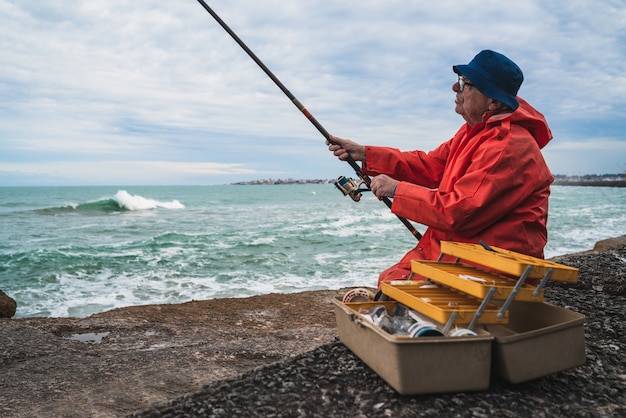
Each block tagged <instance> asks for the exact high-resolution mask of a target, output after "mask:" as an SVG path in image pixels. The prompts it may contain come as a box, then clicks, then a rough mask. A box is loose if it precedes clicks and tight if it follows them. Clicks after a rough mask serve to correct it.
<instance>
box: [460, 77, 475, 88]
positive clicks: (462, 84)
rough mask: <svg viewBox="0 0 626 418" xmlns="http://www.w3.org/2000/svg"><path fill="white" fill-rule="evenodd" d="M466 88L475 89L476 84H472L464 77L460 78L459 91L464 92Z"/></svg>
mask: <svg viewBox="0 0 626 418" xmlns="http://www.w3.org/2000/svg"><path fill="white" fill-rule="evenodd" d="M465 86H470V87H474V84H472V83H470V82H469V81H466V80H465V79H464V78H463V76H462V75H460V76H459V91H463V89H465Z"/></svg>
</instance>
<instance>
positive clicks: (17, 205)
mask: <svg viewBox="0 0 626 418" xmlns="http://www.w3.org/2000/svg"><path fill="white" fill-rule="evenodd" d="M415 226H416V227H417V229H418V230H419V231H421V232H423V231H424V230H425V227H423V226H421V225H418V224H415ZM548 230H549V240H548V244H547V246H546V248H545V253H546V254H545V255H546V258H550V257H554V256H557V255H562V254H570V253H575V252H580V251H585V250H588V249H591V248H593V246H594V244H595V243H596V242H597V241H599V240H602V239H606V238H612V237H616V236H621V235H624V234H626V188H618V187H579V186H553V187H552V195H551V198H550V214H549V223H548ZM512 233H514V231H512ZM415 244H416V239H415V237H414V236H413V235H412V234H411V233H410V232H409V230H408V229H407V228H406V227H405V226H404V225H403V224H402V223H401V222H400V221H399V220H398V218H397V217H395V215H393V214H392V213H391V212H390V211H389V209H388V208H387V206H386V205H384V204H383V203H382V202H380V201H379V200H377V199H376V198H375V197H374V196H372V195H371V194H369V193H364V195H363V198H362V199H361V201H360V202H354V201H352V200H351V199H350V198H348V197H344V196H343V195H342V193H341V192H340V191H339V190H338V189H337V188H336V187H335V186H334V185H333V184H332V183H327V184H281V185H215V186H149V187H148V186H146V187H137V186H128V187H104V186H99V187H0V290H3V291H4V292H5V293H6V294H8V295H9V296H11V297H12V298H13V299H15V300H16V301H17V312H16V315H15V317H17V318H20V317H86V316H89V315H91V314H94V313H98V312H102V311H106V310H110V309H114V308H119V307H124V306H132V305H146V304H164V303H182V302H187V301H191V300H202V299H212V298H231V297H236V298H239V297H247V296H252V295H259V294H267V293H291V292H300V291H306V290H321V289H339V288H343V287H356V286H372V287H375V286H376V282H377V277H378V273H379V272H380V271H382V270H384V269H385V268H386V267H388V266H390V265H392V264H394V263H396V262H397V261H398V260H399V259H400V258H401V257H402V256H403V255H404V253H405V252H407V251H408V250H410V249H411V248H413V247H414V246H415Z"/></svg>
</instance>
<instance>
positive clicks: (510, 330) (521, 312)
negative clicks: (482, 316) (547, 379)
mask: <svg viewBox="0 0 626 418" xmlns="http://www.w3.org/2000/svg"><path fill="white" fill-rule="evenodd" d="M584 318H585V317H584V316H583V315H581V314H579V313H577V312H573V311H570V310H568V309H564V308H561V307H558V306H555V305H552V304H549V303H546V302H543V303H532V302H513V303H512V304H511V306H510V308H509V322H508V324H506V325H502V324H492V325H485V329H486V330H487V331H488V332H489V333H490V334H491V335H493V337H494V344H493V355H492V357H493V358H492V360H493V363H492V369H493V372H494V374H496V375H497V376H500V377H502V378H503V379H505V380H506V381H508V382H510V383H521V382H525V381H528V380H532V379H536V378H539V377H543V376H547V375H550V374H553V373H556V372H560V371H563V370H567V369H571V368H574V367H577V366H580V365H582V364H584V363H585V332H584Z"/></svg>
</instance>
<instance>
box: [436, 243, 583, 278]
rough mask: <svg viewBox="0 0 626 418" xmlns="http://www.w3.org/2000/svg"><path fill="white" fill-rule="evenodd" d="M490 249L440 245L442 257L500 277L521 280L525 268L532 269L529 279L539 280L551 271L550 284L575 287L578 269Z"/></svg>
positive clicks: (513, 252)
mask: <svg viewBox="0 0 626 418" xmlns="http://www.w3.org/2000/svg"><path fill="white" fill-rule="evenodd" d="M489 248H490V250H489V249H487V248H485V247H484V246H482V245H480V244H470V243H461V242H452V241H441V253H442V254H447V255H451V256H453V257H457V258H459V259H462V260H465V261H469V262H472V263H476V264H479V265H481V266H485V267H488V268H490V269H494V270H498V271H500V272H502V273H506V274H510V275H513V276H517V277H520V276H521V275H522V274H524V271H525V270H526V268H527V267H528V266H532V269H531V271H530V273H529V275H528V277H529V278H533V279H541V278H543V277H544V276H545V275H546V274H547V273H548V269H552V274H551V276H550V280H557V281H562V282H568V283H576V281H577V280H578V269H577V268H574V267H569V266H564V265H562V264H558V263H554V262H552V261H548V260H543V259H541V258H537V257H531V256H529V255H525V254H521V253H517V252H515V251H510V250H505V249H503V248H499V247H493V246H490V247H489Z"/></svg>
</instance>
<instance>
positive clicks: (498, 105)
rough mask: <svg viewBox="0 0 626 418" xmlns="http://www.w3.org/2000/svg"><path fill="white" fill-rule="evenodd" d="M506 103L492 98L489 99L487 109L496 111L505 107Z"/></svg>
mask: <svg viewBox="0 0 626 418" xmlns="http://www.w3.org/2000/svg"><path fill="white" fill-rule="evenodd" d="M506 107H507V106H506V105H505V104H504V103H502V102H499V101H497V100H494V99H491V98H490V99H489V110H490V111H492V112H497V111H498V110H504V109H506Z"/></svg>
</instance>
